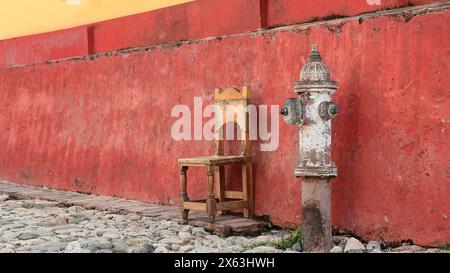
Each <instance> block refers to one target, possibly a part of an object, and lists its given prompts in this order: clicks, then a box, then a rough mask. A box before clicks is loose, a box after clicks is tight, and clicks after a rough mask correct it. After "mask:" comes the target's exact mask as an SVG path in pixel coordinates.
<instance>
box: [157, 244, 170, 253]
mask: <svg viewBox="0 0 450 273" xmlns="http://www.w3.org/2000/svg"><path fill="white" fill-rule="evenodd" d="M168 252H169V250H167V248H165V247H163V246H158V247H157V248H156V249H155V253H168Z"/></svg>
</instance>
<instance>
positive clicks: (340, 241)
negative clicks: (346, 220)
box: [333, 236, 348, 249]
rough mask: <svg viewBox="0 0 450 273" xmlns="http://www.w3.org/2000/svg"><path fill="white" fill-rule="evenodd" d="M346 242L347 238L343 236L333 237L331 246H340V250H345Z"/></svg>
mask: <svg viewBox="0 0 450 273" xmlns="http://www.w3.org/2000/svg"><path fill="white" fill-rule="evenodd" d="M347 241H348V237H345V236H333V244H334V245H336V246H340V247H341V248H342V249H344V248H345V244H346V243H347Z"/></svg>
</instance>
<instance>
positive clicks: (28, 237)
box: [17, 232, 39, 240]
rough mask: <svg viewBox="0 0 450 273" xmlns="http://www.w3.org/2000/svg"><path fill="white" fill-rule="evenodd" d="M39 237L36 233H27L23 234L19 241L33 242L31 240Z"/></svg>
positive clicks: (18, 237)
mask: <svg viewBox="0 0 450 273" xmlns="http://www.w3.org/2000/svg"><path fill="white" fill-rule="evenodd" d="M37 237H39V235H37V234H35V233H31V232H25V233H22V234H20V235H19V236H17V239H19V240H31V239H35V238H37Z"/></svg>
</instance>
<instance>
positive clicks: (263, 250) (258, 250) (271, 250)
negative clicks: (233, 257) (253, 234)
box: [244, 246, 278, 253]
mask: <svg viewBox="0 0 450 273" xmlns="http://www.w3.org/2000/svg"><path fill="white" fill-rule="evenodd" d="M277 252H278V250H277V249H276V248H274V247H271V246H258V247H255V248H253V249H249V250H246V251H244V253H277Z"/></svg>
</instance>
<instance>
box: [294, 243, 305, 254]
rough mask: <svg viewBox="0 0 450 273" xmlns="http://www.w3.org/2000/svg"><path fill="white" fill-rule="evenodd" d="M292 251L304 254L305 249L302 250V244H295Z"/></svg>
mask: <svg viewBox="0 0 450 273" xmlns="http://www.w3.org/2000/svg"><path fill="white" fill-rule="evenodd" d="M292 250H294V251H297V252H302V250H303V249H302V246H301V245H300V242H297V243H295V244H294V245H293V246H292Z"/></svg>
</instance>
